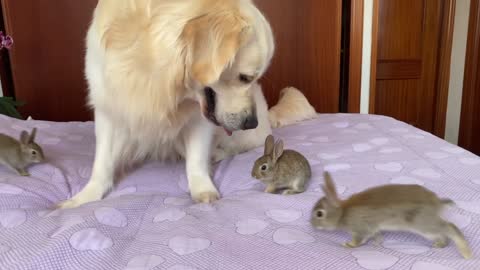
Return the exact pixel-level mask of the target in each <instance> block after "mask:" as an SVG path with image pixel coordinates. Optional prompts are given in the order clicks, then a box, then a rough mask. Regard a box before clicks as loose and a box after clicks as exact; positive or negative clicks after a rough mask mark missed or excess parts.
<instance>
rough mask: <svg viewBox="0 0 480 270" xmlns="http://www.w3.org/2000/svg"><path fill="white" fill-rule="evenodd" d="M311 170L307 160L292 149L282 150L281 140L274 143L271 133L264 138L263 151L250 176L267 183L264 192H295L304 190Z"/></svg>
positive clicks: (285, 193)
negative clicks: (280, 190)
mask: <svg viewBox="0 0 480 270" xmlns="http://www.w3.org/2000/svg"><path fill="white" fill-rule="evenodd" d="M311 176H312V171H311V168H310V164H309V163H308V160H307V159H306V158H305V157H304V156H303V155H302V154H300V153H298V152H296V151H293V150H285V151H284V150H283V141H282V140H278V141H277V143H274V138H273V136H272V135H268V136H267V138H266V139H265V151H264V154H263V156H262V157H260V158H259V159H257V160H256V161H255V164H254V165H253V169H252V177H254V178H256V179H258V180H260V181H262V182H264V183H265V184H267V188H266V189H265V192H268V193H274V192H275V191H277V190H279V189H285V190H284V191H283V193H282V194H284V195H287V194H296V193H301V192H304V191H305V184H306V183H307V182H308V181H309V180H310V177H311Z"/></svg>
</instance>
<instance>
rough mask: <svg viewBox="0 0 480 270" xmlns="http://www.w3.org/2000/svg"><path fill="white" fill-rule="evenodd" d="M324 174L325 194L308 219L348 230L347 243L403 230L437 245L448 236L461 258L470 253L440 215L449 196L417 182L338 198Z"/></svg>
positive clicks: (324, 226) (458, 233) (459, 234)
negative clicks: (446, 196)
mask: <svg viewBox="0 0 480 270" xmlns="http://www.w3.org/2000/svg"><path fill="white" fill-rule="evenodd" d="M324 177H325V185H324V186H323V191H324V192H325V197H323V198H322V199H320V200H319V201H318V202H317V203H316V204H315V206H314V208H313V211H312V217H311V222H312V225H313V226H314V227H316V228H318V229H325V230H335V229H339V230H345V231H348V232H350V233H351V235H352V240H351V241H350V242H348V243H346V244H345V246H346V247H350V248H354V247H358V246H360V245H362V244H364V243H365V242H367V241H368V240H369V239H370V238H371V237H373V236H376V235H377V234H378V233H381V231H406V232H412V233H417V234H420V235H422V236H423V237H425V238H427V239H430V240H432V241H433V246H434V247H436V248H443V247H445V246H447V245H448V239H451V240H453V242H454V243H455V244H456V246H457V247H458V249H459V251H460V253H461V254H462V256H463V257H464V258H466V259H468V258H471V257H472V251H471V250H470V247H469V246H468V243H467V241H466V240H465V237H464V236H463V234H462V232H461V231H460V230H459V229H458V228H457V226H455V225H454V224H453V223H450V222H448V221H445V220H444V219H442V217H441V216H440V212H441V210H442V208H443V207H444V206H445V205H446V204H451V203H453V202H452V201H451V200H449V199H440V198H438V197H437V195H435V193H433V192H431V191H429V190H427V189H426V188H424V187H422V186H418V185H385V186H379V187H374V188H371V189H367V190H365V191H363V192H360V193H357V194H355V195H353V196H351V197H350V198H348V199H346V200H341V199H340V198H339V197H338V196H337V192H336V190H335V185H334V183H333V181H332V178H331V176H330V174H329V173H328V172H325V173H324Z"/></svg>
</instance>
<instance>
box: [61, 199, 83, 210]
mask: <svg viewBox="0 0 480 270" xmlns="http://www.w3.org/2000/svg"><path fill="white" fill-rule="evenodd" d="M80 205H81V204H80V203H78V201H76V200H66V201H63V202H61V203H59V204H57V206H56V208H57V209H71V208H76V207H79V206H80Z"/></svg>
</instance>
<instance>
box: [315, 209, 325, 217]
mask: <svg viewBox="0 0 480 270" xmlns="http://www.w3.org/2000/svg"><path fill="white" fill-rule="evenodd" d="M316 216H317V218H323V217H325V211H323V210H318V211H317V212H316Z"/></svg>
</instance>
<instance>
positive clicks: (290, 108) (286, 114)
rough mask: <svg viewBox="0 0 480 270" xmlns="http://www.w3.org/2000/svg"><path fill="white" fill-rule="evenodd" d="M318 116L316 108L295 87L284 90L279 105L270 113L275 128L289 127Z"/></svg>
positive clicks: (269, 116) (281, 92)
mask: <svg viewBox="0 0 480 270" xmlns="http://www.w3.org/2000/svg"><path fill="white" fill-rule="evenodd" d="M316 116H317V112H316V111H315V108H313V106H312V105H311V104H310V102H309V101H308V99H307V97H305V95H304V94H303V93H302V92H301V91H300V90H298V89H297V88H295V87H286V88H284V89H282V90H281V91H280V99H279V100H278V103H277V104H276V105H275V106H273V107H272V108H270V110H269V111H268V118H269V120H270V125H271V126H272V127H273V128H278V127H283V126H288V125H291V124H294V123H297V122H302V121H305V120H309V119H312V118H315V117H316Z"/></svg>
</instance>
